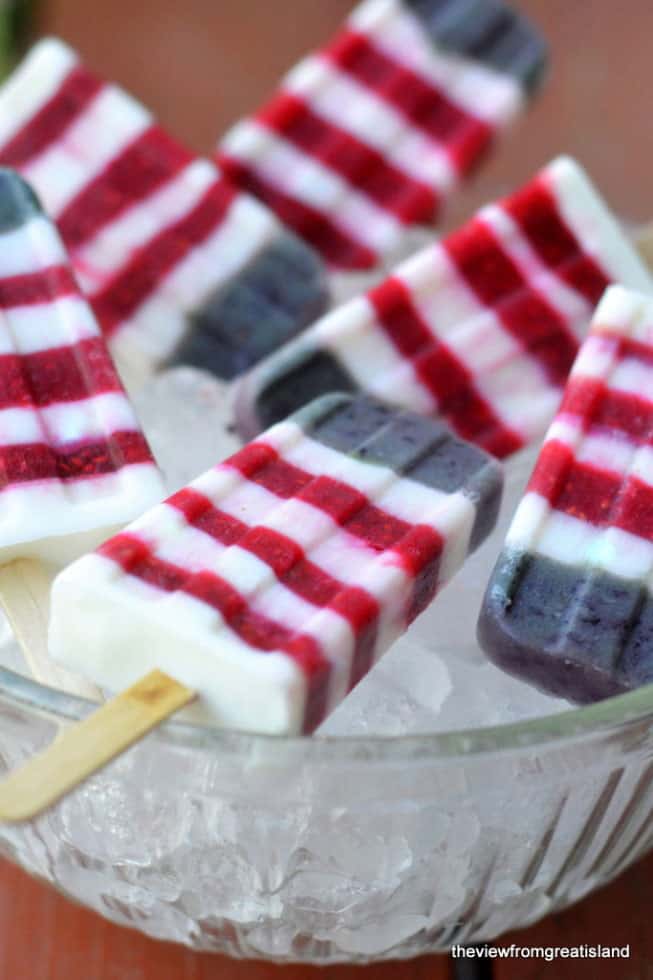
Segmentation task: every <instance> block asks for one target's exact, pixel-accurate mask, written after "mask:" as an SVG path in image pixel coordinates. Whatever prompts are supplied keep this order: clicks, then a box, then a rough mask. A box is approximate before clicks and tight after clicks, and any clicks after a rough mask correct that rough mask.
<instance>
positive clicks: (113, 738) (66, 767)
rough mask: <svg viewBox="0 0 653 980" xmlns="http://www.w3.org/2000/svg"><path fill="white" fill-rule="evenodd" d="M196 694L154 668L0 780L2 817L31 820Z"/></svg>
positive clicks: (2, 819)
mask: <svg viewBox="0 0 653 980" xmlns="http://www.w3.org/2000/svg"><path fill="white" fill-rule="evenodd" d="M194 697H195V692H194V691H192V690H190V688H188V687H185V686H184V685H183V684H180V683H179V682H178V681H176V680H174V679H173V678H172V677H169V676H168V674H164V673H163V671H160V670H153V671H151V672H150V673H149V674H147V675H146V676H145V677H142V678H141V679H140V680H139V681H137V682H136V684H133V685H132V687H129V688H127V690H125V691H123V692H122V693H121V694H118V695H117V697H115V698H112V699H111V700H110V701H107V702H105V704H103V705H102V706H101V707H100V708H98V710H97V711H94V712H93V714H92V715H90V716H89V717H88V718H85V719H84V720H83V721H80V722H77V723H76V724H73V725H70V726H69V727H68V728H65V729H64V730H63V731H62V732H61V733H60V734H59V735H58V736H57V737H56V738H55V740H54V742H52V744H51V745H49V746H48V748H47V749H45V750H44V751H43V752H40V753H39V754H38V755H35V756H34V757H33V758H32V759H30V760H29V761H28V762H26V763H25V764H24V765H23V766H21V767H19V768H18V769H16V770H15V771H14V772H13V773H10V774H9V776H7V778H6V779H5V780H4V781H3V782H1V783H0V820H1V821H4V822H6V823H19V822H22V821H25V820H31V819H32V818H33V817H36V816H38V814H39V813H42V812H43V811H44V810H47V809H48V808H49V807H51V806H52V805H53V804H54V803H56V802H57V801H58V800H60V799H61V797H63V796H65V795H66V794H67V793H69V792H70V791H71V790H73V789H75V787H77V786H79V784H80V783H81V782H83V780H84V779H86V778H87V777H88V776H90V775H92V774H93V773H94V772H97V771H98V769H101V768H102V767H103V766H105V765H106V764H107V763H108V762H110V761H111V760H112V759H114V758H115V757H116V756H118V755H120V754H121V753H122V752H124V751H125V749H127V748H129V746H130V745H132V744H133V743H134V742H137V741H138V740H139V739H141V738H142V737H143V736H144V735H145V734H146V733H147V732H149V731H150V730H151V729H152V728H154V727H155V726H156V725H159V724H160V723H161V722H162V721H164V720H165V719H166V718H168V717H169V716H170V715H172V714H174V712H175V711H178V710H179V709H180V708H183V707H184V706H185V705H187V704H188V703H189V702H190V701H192V700H193V698H194Z"/></svg>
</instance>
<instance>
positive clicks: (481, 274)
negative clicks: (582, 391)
mask: <svg viewBox="0 0 653 980" xmlns="http://www.w3.org/2000/svg"><path fill="white" fill-rule="evenodd" d="M442 247H443V248H444V249H445V250H446V252H447V254H448V256H449V257H450V259H451V260H452V262H453V263H454V265H455V266H456V268H457V269H458V272H459V273H460V275H461V276H462V277H463V279H464V280H465V282H466V283H467V284H468V285H469V286H470V288H471V289H472V290H473V291H474V292H475V293H476V295H477V296H478V298H479V299H480V300H481V302H482V303H484V304H485V305H486V306H488V307H490V308H491V309H493V310H494V312H495V313H496V315H497V317H498V318H499V319H500V321H501V323H502V324H503V326H504V327H505V328H506V329H507V330H508V332H509V333H510V334H512V336H513V337H514V338H515V339H516V340H517V341H518V342H519V343H520V344H521V345H522V346H523V347H524V348H525V349H526V350H528V351H529V353H530V354H532V356H533V357H534V358H535V359H536V360H537V361H538V362H539V364H540V365H541V367H542V368H543V369H544V371H545V372H546V374H547V376H548V377H549V379H550V380H551V381H552V382H553V383H554V384H555V385H559V386H560V387H562V386H563V385H564V383H565V382H566V380H567V376H568V374H569V371H570V370H571V366H572V364H573V363H574V359H575V357H576V354H577V352H578V342H577V340H576V338H575V337H574V336H573V334H572V333H571V331H570V330H569V328H568V326H567V324H566V322H565V320H564V318H563V317H562V316H561V315H560V314H559V313H558V312H557V311H556V310H555V309H553V307H551V306H549V304H548V303H547V302H546V300H545V299H544V298H543V297H542V296H540V295H539V293H537V292H536V291H535V290H534V289H533V288H532V286H531V285H530V284H529V282H528V280H527V279H526V278H525V277H524V276H523V275H522V274H521V272H520V271H519V269H518V268H517V266H516V265H515V264H514V262H513V261H512V260H511V259H510V258H509V257H508V255H506V253H505V252H504V251H503V249H502V247H501V243H500V242H499V240H498V239H497V238H496V237H495V235H494V234H493V232H492V231H491V230H490V228H489V227H488V226H487V225H486V224H485V223H484V222H483V221H481V220H479V219H478V218H476V219H474V220H473V221H470V222H469V223H468V224H467V225H465V227H464V228H462V229H461V230H460V231H458V232H455V233H454V234H453V235H450V236H449V237H448V238H447V239H445V241H444V242H443V243H442Z"/></svg>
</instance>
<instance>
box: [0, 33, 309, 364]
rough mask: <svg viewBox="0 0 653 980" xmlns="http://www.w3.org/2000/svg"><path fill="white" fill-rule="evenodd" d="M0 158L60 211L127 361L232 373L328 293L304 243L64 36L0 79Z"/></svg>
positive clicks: (101, 315) (80, 272)
mask: <svg viewBox="0 0 653 980" xmlns="http://www.w3.org/2000/svg"><path fill="white" fill-rule="evenodd" d="M0 163H1V164H4V165H6V166H11V167H13V168H15V169H17V170H19V171H20V172H21V173H22V174H23V176H24V177H25V178H26V179H27V180H28V181H29V182H30V183H31V184H32V185H33V186H34V188H35V189H36V191H37V193H38V194H39V195H40V196H41V199H42V201H43V203H44V206H45V208H46V210H47V212H48V214H49V215H50V217H52V218H54V219H55V220H56V221H57V224H58V226H59V230H60V232H61V236H62V238H63V240H64V243H65V245H66V246H67V248H68V250H69V252H70V255H71V259H72V263H73V267H74V270H75V274H76V275H77V277H78V279H79V282H80V283H81V285H82V288H83V289H84V291H85V292H86V294H87V296H88V298H89V300H90V302H91V305H92V307H93V309H94V311H95V314H96V316H97V318H98V320H99V322H100V325H101V327H102V329H103V331H104V333H105V335H106V337H107V338H108V340H109V343H110V346H111V350H112V353H113V354H114V356H115V357H116V358H118V360H119V362H120V366H121V368H122V366H123V365H127V366H128V367H131V368H132V371H134V372H135V371H136V367H137V368H138V373H139V374H142V373H144V372H145V373H146V372H148V371H150V370H152V369H153V368H155V367H157V366H159V365H162V364H167V363H176V362H184V363H193V364H198V365H200V366H201V367H204V368H206V369H207V370H209V371H211V372H212V373H214V374H216V375H218V376H219V377H222V378H231V377H233V376H235V375H237V374H238V373H239V372H241V371H243V370H245V368H247V367H249V366H250V365H251V364H253V363H255V362H256V360H257V359H258V358H260V357H261V356H263V355H264V354H266V353H269V352H270V351H271V350H273V349H274V348H275V347H276V346H277V345H278V344H279V343H281V342H282V341H283V340H287V339H288V338H289V337H291V336H293V335H294V334H295V333H297V332H298V331H299V330H301V329H302V328H303V327H304V326H305V325H306V324H308V323H310V322H311V321H312V320H314V319H315V317H316V316H317V315H319V314H320V313H321V312H322V311H323V309H324V308H325V306H326V304H327V300H328V289H327V286H326V279H325V274H324V269H323V266H322V262H321V260H320V259H319V257H318V256H317V255H316V254H315V253H314V252H313V251H312V250H311V249H310V248H309V247H308V246H306V245H305V244H304V243H303V242H301V241H300V240H299V239H298V238H297V237H296V236H295V235H293V234H292V233H290V232H289V231H286V230H285V229H284V228H283V226H282V225H281V224H280V223H279V221H278V220H277V219H276V217H275V216H274V215H273V214H272V213H271V212H270V211H268V210H267V209H266V208H264V207H263V206H262V205H261V204H259V203H258V202H257V201H256V200H254V199H253V198H251V197H249V196H248V195H245V194H241V193H239V192H238V191H237V190H236V189H235V188H234V187H232V186H231V185H230V184H229V183H228V182H227V181H226V180H225V179H224V177H223V175H222V174H221V173H220V172H219V170H218V169H217V167H216V166H215V164H214V163H212V162H210V161H209V160H203V159H200V158H197V157H195V156H194V154H192V153H191V152H190V151H189V150H187V149H186V148H185V147H184V146H182V145H181V144H180V143H178V142H177V141H176V140H175V139H173V138H172V137H171V136H170V135H169V134H168V133H167V132H166V131H165V130H164V129H163V128H162V127H161V126H160V125H159V124H158V123H157V122H156V121H155V120H154V119H153V118H152V116H151V114H150V113H149V112H148V111H147V110H146V109H145V108H144V107H143V106H142V105H140V104H139V103H138V102H136V101H135V100H134V99H133V98H131V96H129V95H128V94H127V93H126V92H124V91H122V90H121V89H119V88H118V87H117V86H116V85H113V84H109V83H107V82H104V81H102V80H100V79H99V78H98V77H96V76H95V75H94V74H92V73H91V72H90V71H89V70H88V69H87V68H85V67H84V65H83V64H82V63H81V62H80V60H79V58H78V56H77V55H76V54H75V52H74V51H72V50H71V49H70V48H69V47H67V46H66V45H65V44H63V43H62V42H60V41H57V40H54V39H46V40H44V41H41V42H40V43H38V44H37V45H36V46H35V47H34V48H33V49H32V51H31V53H30V54H29V55H28V56H27V58H26V59H25V60H24V62H23V63H22V64H21V65H20V66H19V67H18V68H17V69H16V71H15V72H14V74H13V75H12V76H11V77H10V79H9V80H8V81H7V82H6V83H5V84H4V86H2V88H1V89H0Z"/></svg>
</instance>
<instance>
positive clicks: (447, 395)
mask: <svg viewBox="0 0 653 980" xmlns="http://www.w3.org/2000/svg"><path fill="white" fill-rule="evenodd" d="M368 298H369V300H370V302H371V303H372V304H373V306H374V308H375V310H376V315H377V318H378V321H379V324H380V325H381V327H382V328H383V330H384V331H385V332H386V334H387V335H388V337H389V338H390V340H391V341H392V343H393V344H394V345H395V347H396V348H397V350H398V351H399V352H400V353H401V354H403V356H404V357H406V358H408V359H409V360H410V361H412V364H413V367H414V369H415V372H416V374H417V376H418V377H419V379H420V380H421V381H422V383H423V384H424V386H425V387H426V388H427V389H428V390H429V391H430V392H431V394H432V395H433V397H434V398H435V400H436V402H437V404H438V414H440V415H442V416H443V417H444V418H446V420H447V422H448V423H449V424H450V425H451V426H453V428H455V429H456V431H457V432H458V433H459V434H460V435H461V436H463V438H465V439H468V440H469V441H471V442H475V443H476V444H477V445H479V446H482V447H483V448H484V449H486V450H488V451H489V452H492V453H494V455H495V456H499V457H504V456H509V455H510V454H511V453H513V452H515V451H516V450H517V449H519V448H520V447H521V445H522V440H521V439H520V437H519V436H518V435H517V434H516V433H515V432H513V431H512V430H511V429H509V428H508V427H507V426H505V425H504V424H503V422H502V421H501V419H500V418H499V417H498V416H497V415H495V414H494V412H493V411H492V407H491V405H490V404H489V403H488V402H487V401H486V400H485V399H484V398H482V397H481V396H480V395H479V393H478V392H477V391H476V389H475V387H474V376H473V375H472V374H471V373H470V372H469V371H468V369H467V368H466V367H465V366H464V364H462V363H461V362H460V361H459V360H458V359H457V358H456V357H455V355H454V354H453V353H452V352H451V351H450V350H449V349H448V348H447V347H446V345H445V344H443V343H442V342H441V341H439V340H438V339H437V338H436V337H435V336H434V335H433V333H432V332H431V330H430V329H429V327H428V326H427V325H426V324H425V323H424V322H423V321H422V319H421V317H420V315H419V313H418V312H417V310H416V309H415V307H414V305H413V302H412V298H411V295H410V291H409V289H408V287H407V286H406V285H405V284H404V283H403V282H402V281H401V280H400V279H396V278H394V277H393V276H391V277H390V278H388V279H386V280H385V281H384V282H383V283H381V285H380V286H378V287H377V288H376V289H373V290H371V291H370V292H369V293H368Z"/></svg>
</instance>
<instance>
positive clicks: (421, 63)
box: [349, 0, 524, 126]
mask: <svg viewBox="0 0 653 980" xmlns="http://www.w3.org/2000/svg"><path fill="white" fill-rule="evenodd" d="M349 24H350V25H351V26H352V27H353V28H354V29H355V30H360V31H363V32H364V33H366V34H368V35H370V37H371V38H372V39H373V41H374V44H375V45H377V46H378V47H379V48H381V50H382V51H384V52H385V53H386V54H387V55H388V56H389V57H391V58H393V59H394V60H395V61H397V62H399V64H400V65H404V66H405V67H407V68H410V69H411V70H412V71H414V72H417V74H419V75H421V76H422V77H423V78H424V79H426V81H429V82H432V83H433V82H434V83H435V85H436V86H437V87H438V88H439V89H440V90H441V91H444V92H445V93H446V94H447V96H448V97H449V98H450V99H451V101H452V102H454V103H456V104H457V105H458V106H460V107H461V108H462V109H464V110H465V111H466V112H468V113H470V114H471V115H472V116H475V117H476V118H481V119H484V120H485V121H487V122H489V123H490V124H492V125H496V126H502V125H504V124H506V123H507V122H509V121H510V120H511V119H512V118H513V117H514V116H515V114H516V113H517V112H518V111H519V110H520V109H521V108H522V105H523V101H524V99H523V95H522V91H521V88H520V86H519V84H518V83H517V82H516V81H515V80H514V79H513V78H511V77H510V76H508V75H505V74H503V73H501V72H499V71H494V70H493V69H492V68H488V67H486V66H485V65H482V64H480V63H479V62H477V61H473V60H472V59H471V58H466V57H463V56H461V55H455V54H453V53H451V52H445V51H444V50H443V49H442V48H440V47H438V46H437V44H436V42H435V41H434V39H433V38H431V37H430V36H429V35H428V34H427V32H426V31H425V30H424V28H423V27H422V25H421V23H420V21H419V19H418V18H417V17H415V16H413V15H411V14H410V13H408V12H407V11H406V8H405V7H404V5H403V4H402V3H401V2H400V0H367V2H366V3H362V4H360V5H359V6H358V7H357V8H356V9H355V10H354V11H353V13H352V14H351V16H350V18H349ZM479 93H482V97H479Z"/></svg>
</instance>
